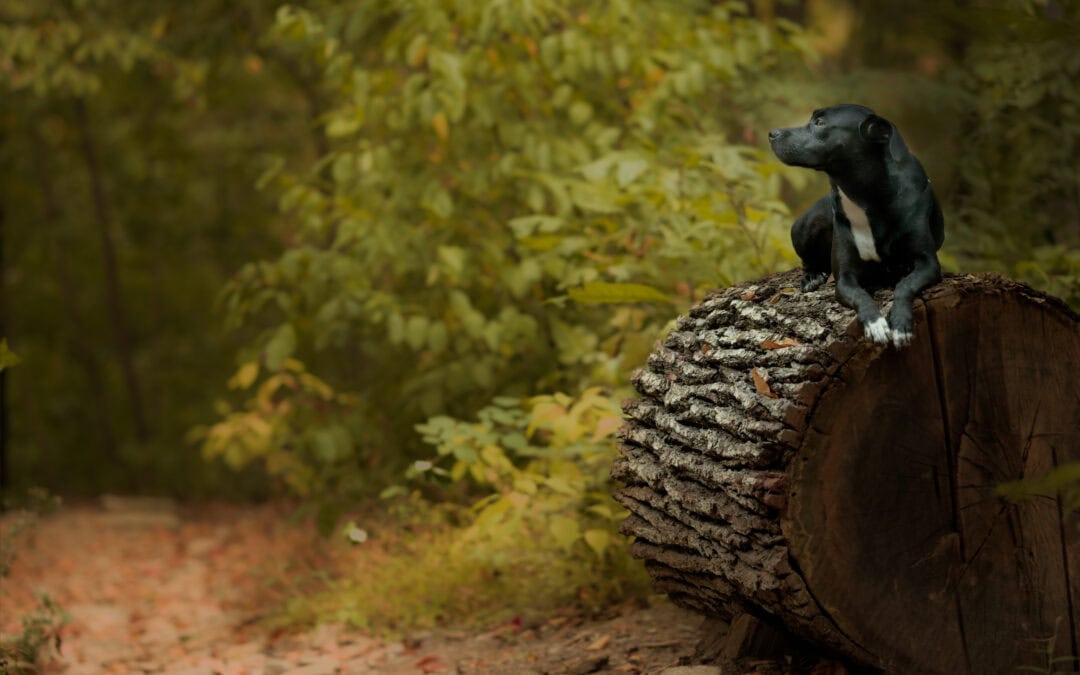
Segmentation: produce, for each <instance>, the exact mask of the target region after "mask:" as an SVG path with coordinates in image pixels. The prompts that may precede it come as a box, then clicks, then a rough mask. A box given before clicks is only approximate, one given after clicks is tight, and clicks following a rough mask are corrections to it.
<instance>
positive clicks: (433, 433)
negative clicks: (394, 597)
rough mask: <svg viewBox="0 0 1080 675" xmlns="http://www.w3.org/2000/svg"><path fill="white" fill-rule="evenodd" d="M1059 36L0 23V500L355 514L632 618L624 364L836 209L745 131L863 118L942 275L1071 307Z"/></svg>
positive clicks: (85, 0)
mask: <svg viewBox="0 0 1080 675" xmlns="http://www.w3.org/2000/svg"><path fill="white" fill-rule="evenodd" d="M1078 38H1080V2H1076V1H1075V0H1068V1H1054V0H999V1H995V2H981V3H980V2H970V3H941V2H928V1H925V0H915V1H913V2H904V3H888V2H880V3H878V2H855V1H849V0H791V1H788V2H783V1H781V0H758V1H757V2H752V3H745V2H723V1H707V0H662V1H661V0H657V1H652V2H647V3H645V2H633V1H631V0H587V1H579V2H564V1H557V0H531V1H529V2H509V1H502V0H432V1H427V0H425V1H420V2H414V1H409V0H344V1H337V2H330V1H320V0H311V1H308V2H297V3H293V4H291V5H285V6H281V5H280V3H279V2H278V1H277V0H192V1H190V2H186V3H170V4H167V5H160V4H158V3H140V2H128V1H126V0H0V337H2V338H4V339H5V341H4V342H3V343H0V411H2V415H0V458H3V461H2V462H0V478H2V485H3V490H4V491H5V494H6V495H7V496H9V497H15V496H17V495H19V494H22V493H23V492H24V491H25V490H26V489H27V488H30V487H33V486H43V487H45V488H47V489H48V490H49V491H51V492H54V493H58V494H61V495H65V496H71V497H78V496H89V495H97V494H101V493H106V492H111V493H117V492H119V493H135V494H153V495H169V496H173V497H176V498H179V499H182V500H186V501H195V500H203V499H210V498H222V497H227V498H231V499H243V500H257V499H267V498H271V497H280V496H283V495H290V496H291V497H294V498H296V499H297V501H298V503H299V504H301V505H302V509H303V510H304V511H305V512H306V513H309V514H311V515H313V516H314V517H315V520H316V522H317V523H318V524H319V526H320V527H321V529H323V530H324V531H325V532H326V533H328V534H329V533H332V532H334V531H335V528H337V527H339V526H340V525H341V524H342V521H343V518H342V517H341V516H342V515H344V514H349V513H351V512H353V511H354V510H355V509H357V508H358V507H359V505H362V504H370V503H371V502H372V500H381V501H380V502H379V503H382V504H384V505H386V508H387V509H391V510H392V509H406V510H408V512H409V513H410V514H412V515H411V516H410V517H412V518H414V519H418V520H423V521H426V522H439V523H444V524H445V527H446V528H447V532H448V533H449V534H448V535H447V539H446V541H447V542H448V543H447V544H446V545H447V546H448V547H450V548H451V549H452V551H453V552H454V555H456V556H458V557H460V559H461V560H462V561H463V562H462V565H466V564H467V565H470V566H471V567H469V569H470V570H474V571H476V570H479V571H477V572H476V574H480V575H481V577H482V575H484V574H487V575H495V576H497V575H498V574H503V573H505V572H506V571H507V570H515V569H516V570H521V569H540V568H543V569H547V568H546V567H545V565H548V566H550V563H551V561H552V560H559V561H563V562H565V563H567V566H566V567H567V569H571V568H572V569H574V570H576V572H575V573H576V574H580V575H581V576H580V578H579V579H577V581H575V582H573V583H569V584H563V587H564V588H566V593H568V594H569V596H570V597H574V596H575V594H577V597H580V588H581V587H584V586H589V585H591V586H592V587H594V588H595V587H597V586H598V582H597V580H598V579H605V580H609V581H610V583H609V584H608V585H606V586H605V585H603V584H599V585H600V586H603V587H602V588H599V589H598V590H597V596H596V597H597V598H599V597H606V596H605V594H609V595H610V594H618V593H620V592H624V590H625V588H624V587H622V586H620V585H619V584H620V583H621V581H625V580H627V579H631V578H635V577H634V574H635V572H633V571H632V569H634V568H633V564H632V563H630V562H629V561H627V560H626V558H625V554H623V553H622V551H623V549H624V543H623V542H622V541H621V540H620V539H619V537H618V535H617V534H615V529H614V528H615V525H616V524H617V522H618V521H619V519H620V518H621V512H620V511H619V509H618V508H617V507H616V505H615V504H614V503H613V502H612V501H611V500H610V498H609V493H610V485H609V478H608V475H607V472H608V468H609V466H610V462H611V459H612V458H613V456H614V452H615V450H614V439H613V436H614V433H615V431H616V429H617V427H618V424H619V401H621V400H622V399H623V398H625V397H627V396H628V395H630V388H629V377H630V374H631V372H632V371H633V369H634V368H635V367H637V366H639V365H641V364H642V363H643V361H644V359H645V357H646V355H647V354H648V352H649V350H650V349H651V348H652V346H653V345H654V344H655V342H656V340H657V339H658V338H659V337H660V336H661V335H662V333H663V331H664V329H665V327H666V326H668V325H669V324H670V322H671V321H672V320H673V319H674V317H676V316H677V315H679V314H680V313H684V312H685V311H686V310H687V308H688V307H689V306H690V305H691V304H693V303H695V302H697V301H699V300H701V299H702V298H703V297H704V296H705V295H706V294H707V293H708V292H709V291H710V290H712V289H716V288H718V287H722V286H725V285H729V284H731V283H734V282H737V281H740V280H744V279H748V278H752V277H754V276H759V275H763V274H766V273H769V272H773V271H777V270H782V269H787V268H790V267H793V266H795V265H796V264H797V259H796V257H795V256H794V253H793V252H792V250H791V246H790V242H789V239H788V229H789V227H790V223H791V221H792V219H793V216H794V215H797V214H798V213H799V212H800V210H801V209H803V208H805V207H807V206H808V205H809V204H810V203H812V202H813V200H815V199H816V198H817V197H818V196H820V195H821V194H822V193H823V192H824V191H825V190H826V189H827V184H826V182H825V180H824V178H823V177H822V176H820V175H816V174H813V173H811V172H809V171H806V170H802V169H792V168H789V167H784V166H783V165H781V164H780V163H779V162H778V161H777V160H776V159H775V158H774V157H773V156H772V155H771V153H770V151H769V149H768V146H767V143H766V133H767V130H768V129H770V128H772V127H777V126H790V125H795V124H802V123H804V122H805V120H806V119H807V118H808V116H809V113H810V111H811V110H813V109H814V108H817V107H821V106H823V105H826V104H829V103H833V102H840V101H850V102H858V103H862V104H865V105H868V106H870V107H872V108H874V109H875V110H876V111H877V112H878V113H879V114H882V115H884V116H886V117H888V118H889V119H891V120H892V121H894V122H895V123H896V124H897V125H898V127H899V128H900V129H901V130H903V133H904V136H905V139H906V140H907V142H908V144H909V145H910V146H911V147H912V148H913V149H914V151H915V152H916V153H917V154H918V155H919V157H920V158H921V159H922V161H923V163H924V164H925V165H926V167H927V170H928V172H929V174H930V176H931V177H932V180H933V184H934V189H935V191H936V193H937V195H938V197H939V199H940V200H941V201H942V203H943V205H944V210H945V216H946V223H947V237H946V243H945V247H944V249H943V251H942V261H943V263H944V265H945V267H946V269H947V270H950V271H964V272H975V271H984V270H992V271H998V272H1002V273H1004V274H1007V275H1009V276H1012V277H1015V278H1019V279H1022V280H1024V281H1026V282H1028V283H1031V284H1032V285H1034V286H1036V287H1038V288H1040V289H1042V290H1045V291H1047V292H1049V293H1053V294H1056V295H1059V296H1061V297H1063V298H1065V299H1066V300H1067V301H1068V302H1070V303H1071V304H1072V305H1073V306H1074V307H1080V162H1078V160H1077V156H1078V151H1080V148H1078V147H1077V138H1078V133H1080V87H1077V86H1076V84H1077V82H1078V81H1080V51H1077V50H1076V49H1075V44H1076V43H1077V42H1078ZM343 533H344V535H345V536H346V537H352V538H353V540H356V539H358V538H362V537H366V536H367V534H366V532H365V531H364V530H361V529H358V527H357V526H356V525H355V523H353V522H351V521H350V522H348V523H346V524H345V529H344V530H343ZM522 542H529V544H528V545H524V544H523V543H522ZM510 543H513V545H510ZM448 550H449V549H448ZM444 560H445V558H444ZM464 561H467V562H464ZM433 564H435V563H433ZM451 567H452V566H451ZM453 569H455V570H457V571H458V572H460V571H461V569H463V568H453ZM560 569H562V568H560ZM481 577H478V578H481ZM482 578H489V579H490V578H494V576H489V577H482ZM627 583H629V582H627ZM634 583H636V582H634ZM553 600H554V599H553Z"/></svg>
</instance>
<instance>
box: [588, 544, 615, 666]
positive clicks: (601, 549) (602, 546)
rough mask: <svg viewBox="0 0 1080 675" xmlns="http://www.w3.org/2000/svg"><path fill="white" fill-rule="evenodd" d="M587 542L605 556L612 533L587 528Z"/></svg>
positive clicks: (597, 553)
mask: <svg viewBox="0 0 1080 675" xmlns="http://www.w3.org/2000/svg"><path fill="white" fill-rule="evenodd" d="M585 543H586V544H588V545H589V548H591V549H592V550H593V552H595V553H596V555H597V557H599V558H603V557H604V552H605V551H607V549H608V546H610V545H611V533H609V532H608V531H607V530H586V531H585ZM590 649H591V647H590Z"/></svg>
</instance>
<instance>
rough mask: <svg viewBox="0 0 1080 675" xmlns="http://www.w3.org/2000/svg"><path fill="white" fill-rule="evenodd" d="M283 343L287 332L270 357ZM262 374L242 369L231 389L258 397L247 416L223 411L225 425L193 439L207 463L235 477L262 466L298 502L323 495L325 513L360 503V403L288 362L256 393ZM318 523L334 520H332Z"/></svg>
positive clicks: (198, 433)
mask: <svg viewBox="0 0 1080 675" xmlns="http://www.w3.org/2000/svg"><path fill="white" fill-rule="evenodd" d="M281 335H288V332H287V331H281V330H279V331H277V332H276V334H275V338H274V339H272V340H271V341H270V343H269V346H268V348H267V351H268V352H270V351H271V349H277V350H282V351H283V350H284V348H282V347H280V346H278V347H275V346H274V345H275V340H278V344H279V343H280V342H281V341H287V340H288V338H280V336H281ZM280 353H281V352H278V353H275V358H278V357H279V356H280ZM267 361H270V357H269V356H268V357H267ZM259 374H260V368H259V366H258V364H257V363H255V362H249V363H245V364H244V365H243V366H241V367H240V369H239V370H237V372H236V374H235V375H234V376H233V377H232V379H230V380H229V386H230V387H233V388H236V389H241V390H252V391H253V392H254V394H253V396H252V398H251V399H249V400H248V401H247V403H246V404H245V407H244V409H242V410H230V409H228V408H227V407H224V406H225V404H221V405H222V406H223V408H222V409H221V412H222V414H223V419H222V420H221V421H220V422H218V423H217V424H215V425H213V426H211V427H209V428H208V429H207V428H199V429H196V430H195V431H194V432H193V434H192V435H191V438H192V439H193V440H202V443H203V453H204V455H205V456H206V457H207V458H217V457H220V458H222V459H224V460H225V462H226V464H228V465H229V466H230V467H232V468H234V469H239V468H242V467H245V466H247V465H248V464H250V463H251V462H253V461H258V462H260V463H262V465H263V466H265V468H266V471H267V472H268V473H269V474H270V475H271V476H276V477H280V478H281V479H282V480H283V481H284V482H285V484H286V485H288V487H289V488H290V489H291V490H292V491H293V492H295V493H296V494H299V495H302V496H312V492H313V491H317V492H318V495H317V496H318V497H320V498H321V499H322V501H323V502H324V503H325V507H326V508H329V507H330V505H331V503H332V502H333V498H339V499H341V500H355V499H356V498H357V497H358V496H359V495H360V494H361V490H362V487H363V483H362V482H361V478H362V476H361V475H360V474H359V473H358V472H357V470H356V467H357V449H356V447H355V442H354V439H355V438H363V437H364V431H363V429H362V428H361V427H360V426H358V425H362V423H363V420H362V419H361V418H359V417H358V416H357V414H356V411H357V409H358V402H357V401H356V400H355V397H351V396H346V395H342V394H338V393H336V392H334V391H333V390H332V389H331V388H330V387H329V386H328V385H327V384H326V383H325V382H323V381H322V380H320V379H319V378H317V377H315V376H314V375H312V374H311V373H308V372H307V371H306V370H305V369H304V366H303V364H302V363H300V362H299V361H297V360H295V359H291V358H288V357H285V356H280V362H279V365H278V368H277V369H275V370H270V371H267V373H266V376H265V377H264V378H263V379H262V381H261V383H259V385H258V386H257V387H255V386H254V385H255V382H256V381H257V380H258V378H259ZM343 503H344V501H343ZM320 520H321V522H322V521H326V520H332V519H331V518H330V516H329V515H328V516H326V517H325V518H322V519H320ZM329 525H332V522H330V523H329Z"/></svg>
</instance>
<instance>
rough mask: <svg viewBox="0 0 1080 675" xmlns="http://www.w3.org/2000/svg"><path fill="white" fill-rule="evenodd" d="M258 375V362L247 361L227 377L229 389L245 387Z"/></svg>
mask: <svg viewBox="0 0 1080 675" xmlns="http://www.w3.org/2000/svg"><path fill="white" fill-rule="evenodd" d="M258 376H259V364H258V363H255V362H254V361H248V362H247V363H245V364H244V365H242V366H240V369H239V370H237V371H236V374H235V375H233V376H232V377H231V378H230V379H229V388H230V389H247V388H248V387H250V386H251V384H252V383H253V382H255V378H257V377H258Z"/></svg>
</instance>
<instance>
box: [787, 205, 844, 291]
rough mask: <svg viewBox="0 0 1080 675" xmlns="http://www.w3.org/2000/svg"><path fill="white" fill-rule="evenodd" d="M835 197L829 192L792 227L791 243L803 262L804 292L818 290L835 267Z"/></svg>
mask: <svg viewBox="0 0 1080 675" xmlns="http://www.w3.org/2000/svg"><path fill="white" fill-rule="evenodd" d="M833 217H834V216H833V197H832V195H831V194H830V195H826V196H824V197H822V198H821V199H819V200H818V201H817V202H816V203H815V204H814V205H813V206H811V207H810V208H809V209H808V210H807V211H806V213H804V214H802V215H801V216H799V218H798V220H796V221H795V223H794V224H793V225H792V226H791V243H792V244H793V245H794V246H795V252H796V253H798V254H799V258H801V259H802V263H803V280H802V284H801V285H800V287H801V288H802V290H803V292H810V291H816V290H817V289H818V288H821V285H822V284H824V283H825V281H826V280H827V279H828V278H829V273H830V272H831V270H832V260H831V259H832V238H833Z"/></svg>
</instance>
